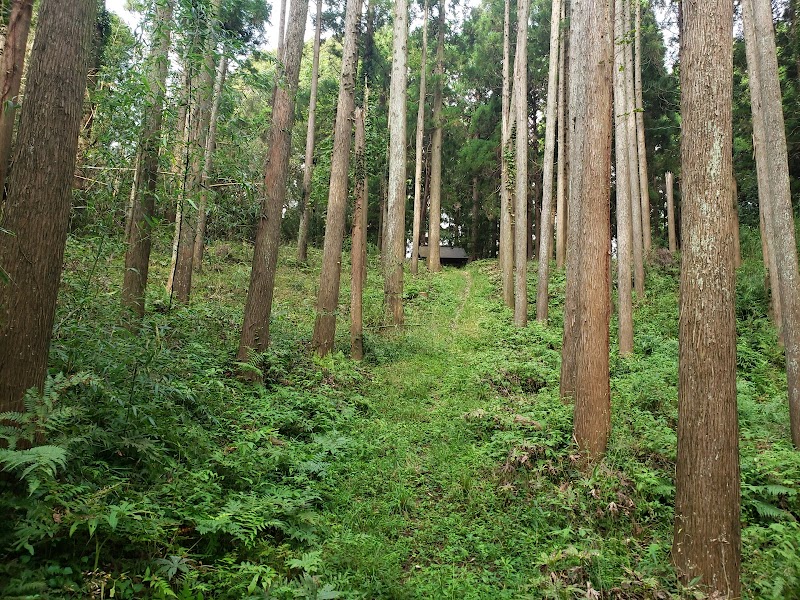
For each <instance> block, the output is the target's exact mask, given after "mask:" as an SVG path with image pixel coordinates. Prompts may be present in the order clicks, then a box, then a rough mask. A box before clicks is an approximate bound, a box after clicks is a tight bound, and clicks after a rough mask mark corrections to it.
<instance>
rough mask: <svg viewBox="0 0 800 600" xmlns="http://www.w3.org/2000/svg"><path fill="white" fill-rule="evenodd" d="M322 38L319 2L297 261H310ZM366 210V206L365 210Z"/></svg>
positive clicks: (320, 0)
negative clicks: (312, 181)
mask: <svg viewBox="0 0 800 600" xmlns="http://www.w3.org/2000/svg"><path fill="white" fill-rule="evenodd" d="M321 38H322V0H317V24H316V32H315V33H314V57H313V59H312V63H311V98H310V100H309V104H308V128H307V129H306V157H305V164H304V165H303V213H302V215H301V216H300V230H299V231H298V233H297V261H298V262H300V263H305V262H306V261H307V260H308V224H309V221H311V176H312V175H313V174H314V134H315V127H316V122H317V89H318V88H319V49H320V45H321ZM364 210H366V206H365V208H364Z"/></svg>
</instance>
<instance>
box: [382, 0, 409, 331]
mask: <svg viewBox="0 0 800 600" xmlns="http://www.w3.org/2000/svg"><path fill="white" fill-rule="evenodd" d="M407 47H408V2H407V0H395V3H394V35H393V43H392V76H391V83H390V89H389V197H388V211H389V212H388V223H387V225H388V226H387V228H386V233H387V236H386V250H387V251H386V252H385V253H384V255H385V258H384V260H383V272H384V298H385V303H386V313H387V316H388V317H389V319H390V322H391V323H392V325H394V326H396V327H397V326H401V325H403V264H404V263H405V257H406V93H407V92H406V83H407V79H408V78H407V72H408V69H407V67H406V63H407V62H408V56H407V54H408V48H407Z"/></svg>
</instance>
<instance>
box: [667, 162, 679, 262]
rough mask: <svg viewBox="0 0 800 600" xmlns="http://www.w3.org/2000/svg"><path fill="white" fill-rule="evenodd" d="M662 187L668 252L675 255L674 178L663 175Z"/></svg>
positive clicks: (668, 173) (670, 175) (669, 174)
mask: <svg viewBox="0 0 800 600" xmlns="http://www.w3.org/2000/svg"><path fill="white" fill-rule="evenodd" d="M664 182H665V183H664V185H665V186H666V188H667V236H668V238H669V251H670V252H672V254H675V253H676V252H677V251H678V243H677V240H676V236H675V178H674V175H673V174H672V173H670V172H667V174H666V175H664Z"/></svg>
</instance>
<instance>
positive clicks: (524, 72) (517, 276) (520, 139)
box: [514, 0, 530, 327]
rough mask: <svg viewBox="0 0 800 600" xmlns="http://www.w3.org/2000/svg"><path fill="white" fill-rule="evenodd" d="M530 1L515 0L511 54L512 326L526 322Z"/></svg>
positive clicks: (518, 325)
mask: <svg viewBox="0 0 800 600" xmlns="http://www.w3.org/2000/svg"><path fill="white" fill-rule="evenodd" d="M529 10H530V3H529V0H517V51H516V55H515V57H514V89H515V90H516V92H515V94H514V96H515V98H516V101H515V103H514V109H515V113H516V120H517V136H516V173H515V176H514V182H515V184H516V186H515V194H516V198H515V201H514V222H515V227H514V325H516V326H517V327H525V326H526V325H527V324H528V239H527V237H528V236H527V232H526V228H525V223H526V220H527V214H528V94H527V89H528V13H529Z"/></svg>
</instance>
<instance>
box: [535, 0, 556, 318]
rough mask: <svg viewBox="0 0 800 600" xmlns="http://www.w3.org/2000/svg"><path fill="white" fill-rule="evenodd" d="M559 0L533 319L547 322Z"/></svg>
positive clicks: (549, 79) (552, 32) (549, 75)
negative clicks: (534, 315) (534, 314)
mask: <svg viewBox="0 0 800 600" xmlns="http://www.w3.org/2000/svg"><path fill="white" fill-rule="evenodd" d="M560 17H561V0H553V8H552V11H551V14H550V65H549V67H548V73H547V116H546V117H545V134H544V175H543V176H542V225H541V233H542V235H541V236H540V237H541V239H540V240H539V273H538V281H537V286H536V320H537V321H539V322H540V323H547V309H548V304H549V300H550V297H549V294H548V284H549V280H550V252H551V247H552V243H553V171H554V169H553V166H554V165H553V161H554V160H555V146H556V127H557V121H556V118H557V117H556V115H557V104H558V63H559V56H560V54H561V52H560V51H559V47H560V44H559V33H560V30H561V18H560Z"/></svg>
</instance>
